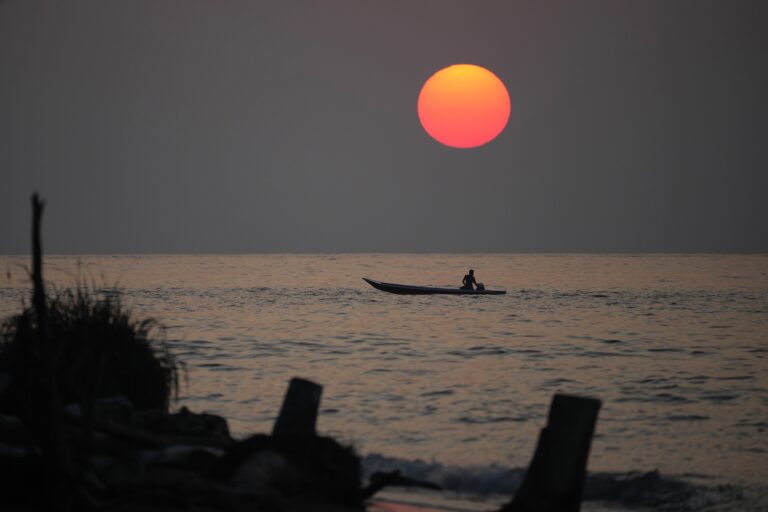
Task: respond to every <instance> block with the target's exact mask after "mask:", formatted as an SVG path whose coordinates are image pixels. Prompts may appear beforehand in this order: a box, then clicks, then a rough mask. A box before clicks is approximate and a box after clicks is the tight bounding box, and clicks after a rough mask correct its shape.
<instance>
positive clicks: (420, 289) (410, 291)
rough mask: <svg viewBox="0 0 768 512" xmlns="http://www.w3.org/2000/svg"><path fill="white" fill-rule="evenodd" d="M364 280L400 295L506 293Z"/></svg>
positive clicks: (377, 287)
mask: <svg viewBox="0 0 768 512" xmlns="http://www.w3.org/2000/svg"><path fill="white" fill-rule="evenodd" d="M363 281H365V282H366V283H368V284H369V285H371V286H373V287H374V288H376V289H377V290H381V291H383V292H389V293H397V294H398V295H437V294H442V295H504V294H505V293H507V292H506V291H504V290H466V289H463V288H437V287H434V286H413V285H409V284H395V283H382V282H381V281H376V280H375V279H368V278H367V277H364V278H363Z"/></svg>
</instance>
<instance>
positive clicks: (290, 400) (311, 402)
mask: <svg viewBox="0 0 768 512" xmlns="http://www.w3.org/2000/svg"><path fill="white" fill-rule="evenodd" d="M322 393H323V386H321V385H320V384H316V383H314V382H311V381H308V380H305V379H300V378H297V377H294V378H293V379H291V382H290V384H289V385H288V391H287V392H286V393H285V398H284V399H283V406H282V407H281V408H280V415H279V416H278V417H277V420H276V421H275V426H274V427H273V428H272V435H273V436H300V437H308V436H314V435H315V434H316V433H315V426H316V424H317V413H318V411H319V409H320V396H321V395H322Z"/></svg>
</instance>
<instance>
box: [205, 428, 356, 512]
mask: <svg viewBox="0 0 768 512" xmlns="http://www.w3.org/2000/svg"><path fill="white" fill-rule="evenodd" d="M212 475H214V476H216V477H218V478H221V479H223V480H226V481H229V482H230V483H232V484H233V485H236V486H237V488H238V489H240V490H259V489H261V488H263V487H264V486H269V485H272V486H273V488H274V489H276V490H278V491H279V492H280V493H281V496H282V497H283V498H285V499H312V500H314V501H316V502H318V503H329V504H336V505H343V506H349V507H357V508H362V495H361V492H360V480H361V472H360V459H359V457H358V456H357V454H356V453H355V452H354V450H353V449H352V448H350V447H345V446H342V445H341V444H339V443H338V442H337V441H336V440H334V439H332V438H330V437H321V436H309V437H291V436H282V435H281V436H277V437H275V436H267V435H255V436H252V437H250V438H248V439H246V440H244V441H241V442H238V443H236V444H234V445H233V446H232V447H230V448H229V449H228V450H227V453H226V454H225V455H224V457H222V459H221V460H220V462H219V463H218V464H217V465H216V467H215V468H214V470H213V471H212ZM251 479H252V480H251Z"/></svg>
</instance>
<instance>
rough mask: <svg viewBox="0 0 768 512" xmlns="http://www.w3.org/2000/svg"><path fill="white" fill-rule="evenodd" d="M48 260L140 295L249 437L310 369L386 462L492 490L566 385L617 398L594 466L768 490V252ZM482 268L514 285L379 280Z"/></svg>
mask: <svg viewBox="0 0 768 512" xmlns="http://www.w3.org/2000/svg"><path fill="white" fill-rule="evenodd" d="M27 263H28V261H27V258H26V257H15V256H4V257H0V265H2V266H0V270H2V271H3V273H2V288H1V289H0V316H2V317H6V316H8V315H10V314H12V313H14V312H15V311H17V310H18V309H19V305H20V301H21V300H22V298H24V297H25V296H27V293H28V286H29V283H28V281H27V278H26V274H25V272H24V270H23V269H22V266H23V265H25V264H27ZM46 265H47V267H46V272H47V278H48V279H49V280H50V281H51V282H53V283H56V284H57V285H61V286H66V285H71V284H72V283H74V282H75V281H76V280H80V281H82V280H85V281H87V282H89V283H95V284H96V285H98V287H106V288H120V289H121V290H122V293H123V297H124V302H125V303H126V304H127V305H128V306H130V308H131V309H132V310H133V311H134V312H135V313H136V314H137V315H139V316H153V317H156V318H158V319H159V320H161V321H162V322H163V323H164V324H165V325H166V326H167V328H168V330H167V338H168V340H169V341H170V343H171V345H172V348H173V351H174V352H175V354H176V355H178V357H179V358H180V359H182V360H183V361H184V362H186V365H187V368H188V376H189V380H188V384H187V385H185V386H184V387H183V389H182V398H181V401H180V405H187V406H189V407H190V408H191V409H193V410H196V411H202V410H205V411H210V412H214V413H218V414H222V415H224V416H226V417H227V418H228V419H229V422H230V427H231V429H232V430H233V431H234V433H236V434H238V435H245V434H248V433H251V432H265V431H269V430H270V429H271V425H272V422H273V420H274V417H275V415H276V414H277V411H278V409H279V406H280V401H281V398H282V395H283V393H284V391H285V388H286V385H287V382H288V380H289V379H290V378H291V377H293V376H302V377H305V378H309V379H312V380H315V381H317V382H319V383H321V384H323V385H324V387H325V388H324V395H323V402H322V412H321V415H320V418H319V429H320V431H321V432H322V433H326V434H330V435H334V436H337V437H339V438H340V439H342V440H344V441H347V442H351V443H354V445H355V446H356V447H357V448H358V450H359V451H360V452H361V453H362V454H368V458H367V462H368V463H369V464H371V465H375V466H377V467H381V466H387V465H400V466H406V467H409V468H410V469H412V470H413V471H419V472H421V473H422V474H424V473H425V472H426V474H427V476H429V473H430V471H431V472H433V473H434V472H435V471H438V470H439V471H443V472H446V471H449V470H450V471H457V472H459V473H461V472H462V471H463V472H464V474H465V475H466V474H468V473H472V474H474V475H477V474H478V473H479V474H485V475H486V477H487V478H485V480H483V479H482V478H480V480H482V481H484V482H485V484H482V483H481V484H478V485H477V488H476V489H475V490H484V489H486V487H487V490H488V491H489V492H493V491H494V490H496V488H494V487H493V485H490V484H488V483H489V482H490V481H491V480H492V479H493V475H494V474H495V473H494V471H496V472H498V468H499V467H502V468H522V467H525V466H527V464H528V462H529V461H530V458H531V455H532V452H533V448H534V446H535V443H536V439H537V435H538V430H539V429H540V428H541V427H542V426H543V424H544V422H545V418H546V413H547V409H548V406H549V401H550V399H551V396H552V395H553V394H554V393H556V392H566V393H575V394H582V395H587V396H593V397H597V398H600V399H601V400H602V401H603V408H602V410H601V412H600V417H599V420H598V425H597V431H596V436H595V439H594V442H593V447H592V452H591V456H590V461H589V468H590V471H593V472H609V473H611V474H613V473H623V472H627V471H650V470H654V469H658V470H659V471H660V472H661V474H662V475H664V476H665V477H669V478H682V479H683V480H686V481H696V482H699V483H701V482H703V484H705V485H709V486H713V485H717V484H731V485H738V486H741V487H739V488H740V489H742V488H743V489H748V490H750V489H751V491H748V492H753V493H754V492H756V493H757V494H760V495H762V496H763V497H764V495H765V494H764V492H763V491H762V490H761V489H763V486H764V485H765V484H766V474H768V453H767V450H768V443H766V441H768V340H767V339H766V338H767V337H768V336H767V334H768V256H766V255H750V256H738V255H733V256H732V255H728V256H718V255H642V256H628V255H488V254H478V255H442V254H435V255H381V254H351V255H242V256H215V255H212V256H84V257H74V256H51V257H49V258H47V261H46ZM470 267H471V268H474V269H475V270H476V274H477V277H478V281H482V282H484V283H485V284H486V286H488V287H489V288H503V289H506V290H507V291H508V294H507V295H505V296H487V297H482V296H476V297H461V296H458V297H457V296H421V297H420V296H397V295H390V294H385V293H383V292H379V291H376V290H374V289H373V288H371V287H370V286H368V285H367V284H366V283H365V282H363V281H362V279H361V277H372V278H376V279H381V280H384V281H390V282H401V283H411V284H433V285H456V286H458V283H460V281H461V277H462V276H463V275H464V273H465V271H466V270H467V269H468V268H470ZM7 272H9V273H10V278H9V277H8V276H7ZM419 459H421V460H422V461H428V462H429V463H426V462H420V461H419ZM436 468H437V469H436ZM484 472H485V473H484ZM432 476H434V475H432ZM486 484H488V485H486ZM483 485H486V487H483ZM756 489H757V490H756ZM470 490H472V489H470ZM761 503H764V500H763V501H761Z"/></svg>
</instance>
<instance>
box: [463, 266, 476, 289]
mask: <svg viewBox="0 0 768 512" xmlns="http://www.w3.org/2000/svg"><path fill="white" fill-rule="evenodd" d="M475 286H477V281H476V280H475V271H474V270H472V269H470V270H469V274H467V275H465V276H464V279H462V280H461V289H462V290H474V289H475Z"/></svg>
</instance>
